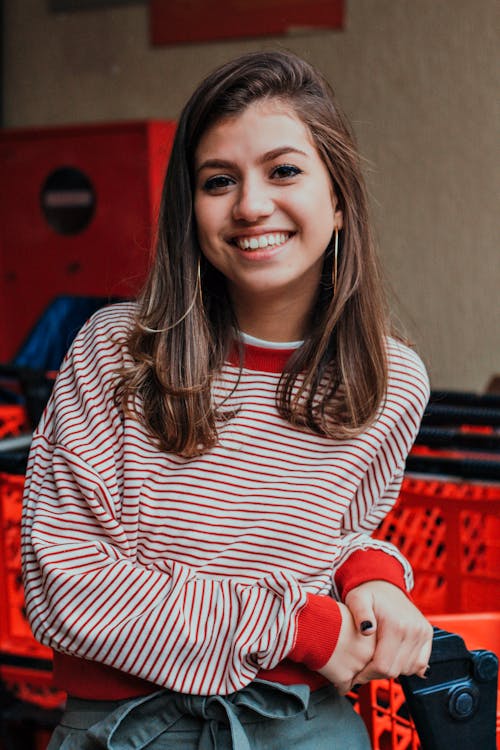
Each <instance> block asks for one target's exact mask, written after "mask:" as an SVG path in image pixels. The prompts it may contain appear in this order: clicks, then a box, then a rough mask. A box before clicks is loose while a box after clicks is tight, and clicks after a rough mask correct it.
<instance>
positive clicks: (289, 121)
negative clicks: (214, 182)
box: [195, 99, 317, 163]
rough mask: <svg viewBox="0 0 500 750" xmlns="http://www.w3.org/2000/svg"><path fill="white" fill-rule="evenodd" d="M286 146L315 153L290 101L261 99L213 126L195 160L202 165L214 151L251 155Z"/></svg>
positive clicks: (208, 130) (309, 135)
mask: <svg viewBox="0 0 500 750" xmlns="http://www.w3.org/2000/svg"><path fill="white" fill-rule="evenodd" d="M283 145H289V146H292V147H296V148H298V149H302V150H304V151H307V152H311V153H312V152H316V146H315V143H314V140H313V137H312V135H311V132H310V130H309V128H308V126H307V125H306V124H305V123H304V122H303V121H302V119H301V118H300V117H299V116H298V114H297V113H296V111H295V109H294V107H293V106H292V105H291V104H290V103H289V102H287V101H283V100H281V99H259V100H258V101H256V102H253V103H252V104H249V105H248V107H246V108H245V109H244V110H243V111H242V112H240V113H238V114H236V115H230V116H227V117H222V118H220V119H219V120H216V121H215V122H214V123H213V124H211V125H210V127H208V128H207V130H206V131H205V132H204V134H203V135H202V137H201V139H200V141H199V143H198V147H197V149H196V153H195V159H196V162H198V163H199V161H200V159H204V158H206V157H209V156H212V155H213V154H212V152H214V151H217V152H220V151H224V152H227V153H229V152H231V151H235V152H237V151H241V152H242V153H248V154H249V153H253V152H259V150H261V151H267V150H272V149H273V148H278V147H281V146H283ZM316 153H317V152H316Z"/></svg>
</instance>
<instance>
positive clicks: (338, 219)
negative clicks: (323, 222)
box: [333, 204, 344, 231]
mask: <svg viewBox="0 0 500 750" xmlns="http://www.w3.org/2000/svg"><path fill="white" fill-rule="evenodd" d="M337 205H338V204H336V205H334V214H333V217H334V221H335V228H336V229H338V230H339V231H340V230H341V229H342V227H343V226H344V213H343V211H341V210H340V208H337Z"/></svg>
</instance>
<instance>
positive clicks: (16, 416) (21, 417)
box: [0, 404, 30, 439]
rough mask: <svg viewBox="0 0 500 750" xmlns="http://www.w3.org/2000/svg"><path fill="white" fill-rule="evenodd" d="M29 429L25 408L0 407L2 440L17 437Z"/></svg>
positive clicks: (0, 433)
mask: <svg viewBox="0 0 500 750" xmlns="http://www.w3.org/2000/svg"><path fill="white" fill-rule="evenodd" d="M29 429H30V427H29V426H28V420H27V416H26V411H25V409H24V406H20V405H19V406H18V405H17V404H13V405H6V404H1V405H0V439H2V438H7V437H16V435H21V434H22V433H23V432H27V431H28V430H29Z"/></svg>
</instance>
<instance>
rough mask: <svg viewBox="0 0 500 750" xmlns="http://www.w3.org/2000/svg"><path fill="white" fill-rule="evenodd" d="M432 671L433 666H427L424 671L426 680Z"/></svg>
mask: <svg viewBox="0 0 500 750" xmlns="http://www.w3.org/2000/svg"><path fill="white" fill-rule="evenodd" d="M430 673H431V668H430V667H427V668H426V670H425V672H424V680H426V679H427V678H428V676H429V675H430Z"/></svg>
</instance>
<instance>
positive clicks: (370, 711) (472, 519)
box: [357, 392, 500, 750]
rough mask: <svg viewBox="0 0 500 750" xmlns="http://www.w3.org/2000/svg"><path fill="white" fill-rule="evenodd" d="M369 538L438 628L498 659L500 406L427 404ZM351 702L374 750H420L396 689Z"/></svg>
mask: <svg viewBox="0 0 500 750" xmlns="http://www.w3.org/2000/svg"><path fill="white" fill-rule="evenodd" d="M374 536H376V537H377V538H379V539H385V540H387V541H390V542H392V543H393V544H395V545H396V546H397V547H398V548H399V549H400V550H401V551H402V552H403V554H404V555H405V556H406V557H407V558H408V559H409V560H410V562H411V564H412V566H413V570H414V574H415V588H414V591H413V593H412V596H413V600H414V601H415V603H416V604H417V606H418V607H420V608H421V609H422V611H423V612H424V613H426V614H427V615H428V617H429V619H430V620H431V622H432V623H433V624H434V625H436V626H438V627H440V628H443V629H445V630H448V631H451V632H454V633H458V634H459V635H461V636H462V637H463V638H464V641H465V644H466V646H467V648H468V649H471V650H473V649H489V650H491V651H493V652H496V653H497V654H500V566H499V563H500V397H499V396H494V395H486V396H475V395H473V394H458V393H436V392H434V393H433V394H432V397H431V401H430V404H429V407H428V409H427V411H426V414H425V416H424V420H423V424H422V428H421V431H420V434H419V436H418V438H417V441H416V444H415V446H414V448H413V450H412V452H411V454H410V456H409V458H408V462H407V474H406V475H405V478H404V481H403V486H402V490H401V493H400V497H399V500H398V504H397V506H396V508H394V509H393V511H392V512H391V513H390V514H389V515H388V516H387V518H386V519H385V521H384V522H383V523H382V525H381V526H380V527H379V529H378V530H377V532H376V533H375V534H374ZM357 701H358V706H359V709H360V711H361V713H362V715H363V718H364V719H365V722H366V724H367V726H368V728H369V731H370V734H371V738H372V745H373V748H374V750H417V749H418V748H420V743H419V740H418V737H417V734H416V732H415V729H414V726H413V723H412V721H411V719H410V717H409V714H408V710H407V706H406V703H405V696H404V693H403V689H402V687H401V685H400V684H399V682H397V681H393V680H375V681H373V682H372V683H371V684H370V685H368V686H364V687H363V688H362V689H361V690H360V692H359V696H358V698H357ZM467 747H469V745H467ZM497 748H499V749H500V716H499V715H498V714H497Z"/></svg>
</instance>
